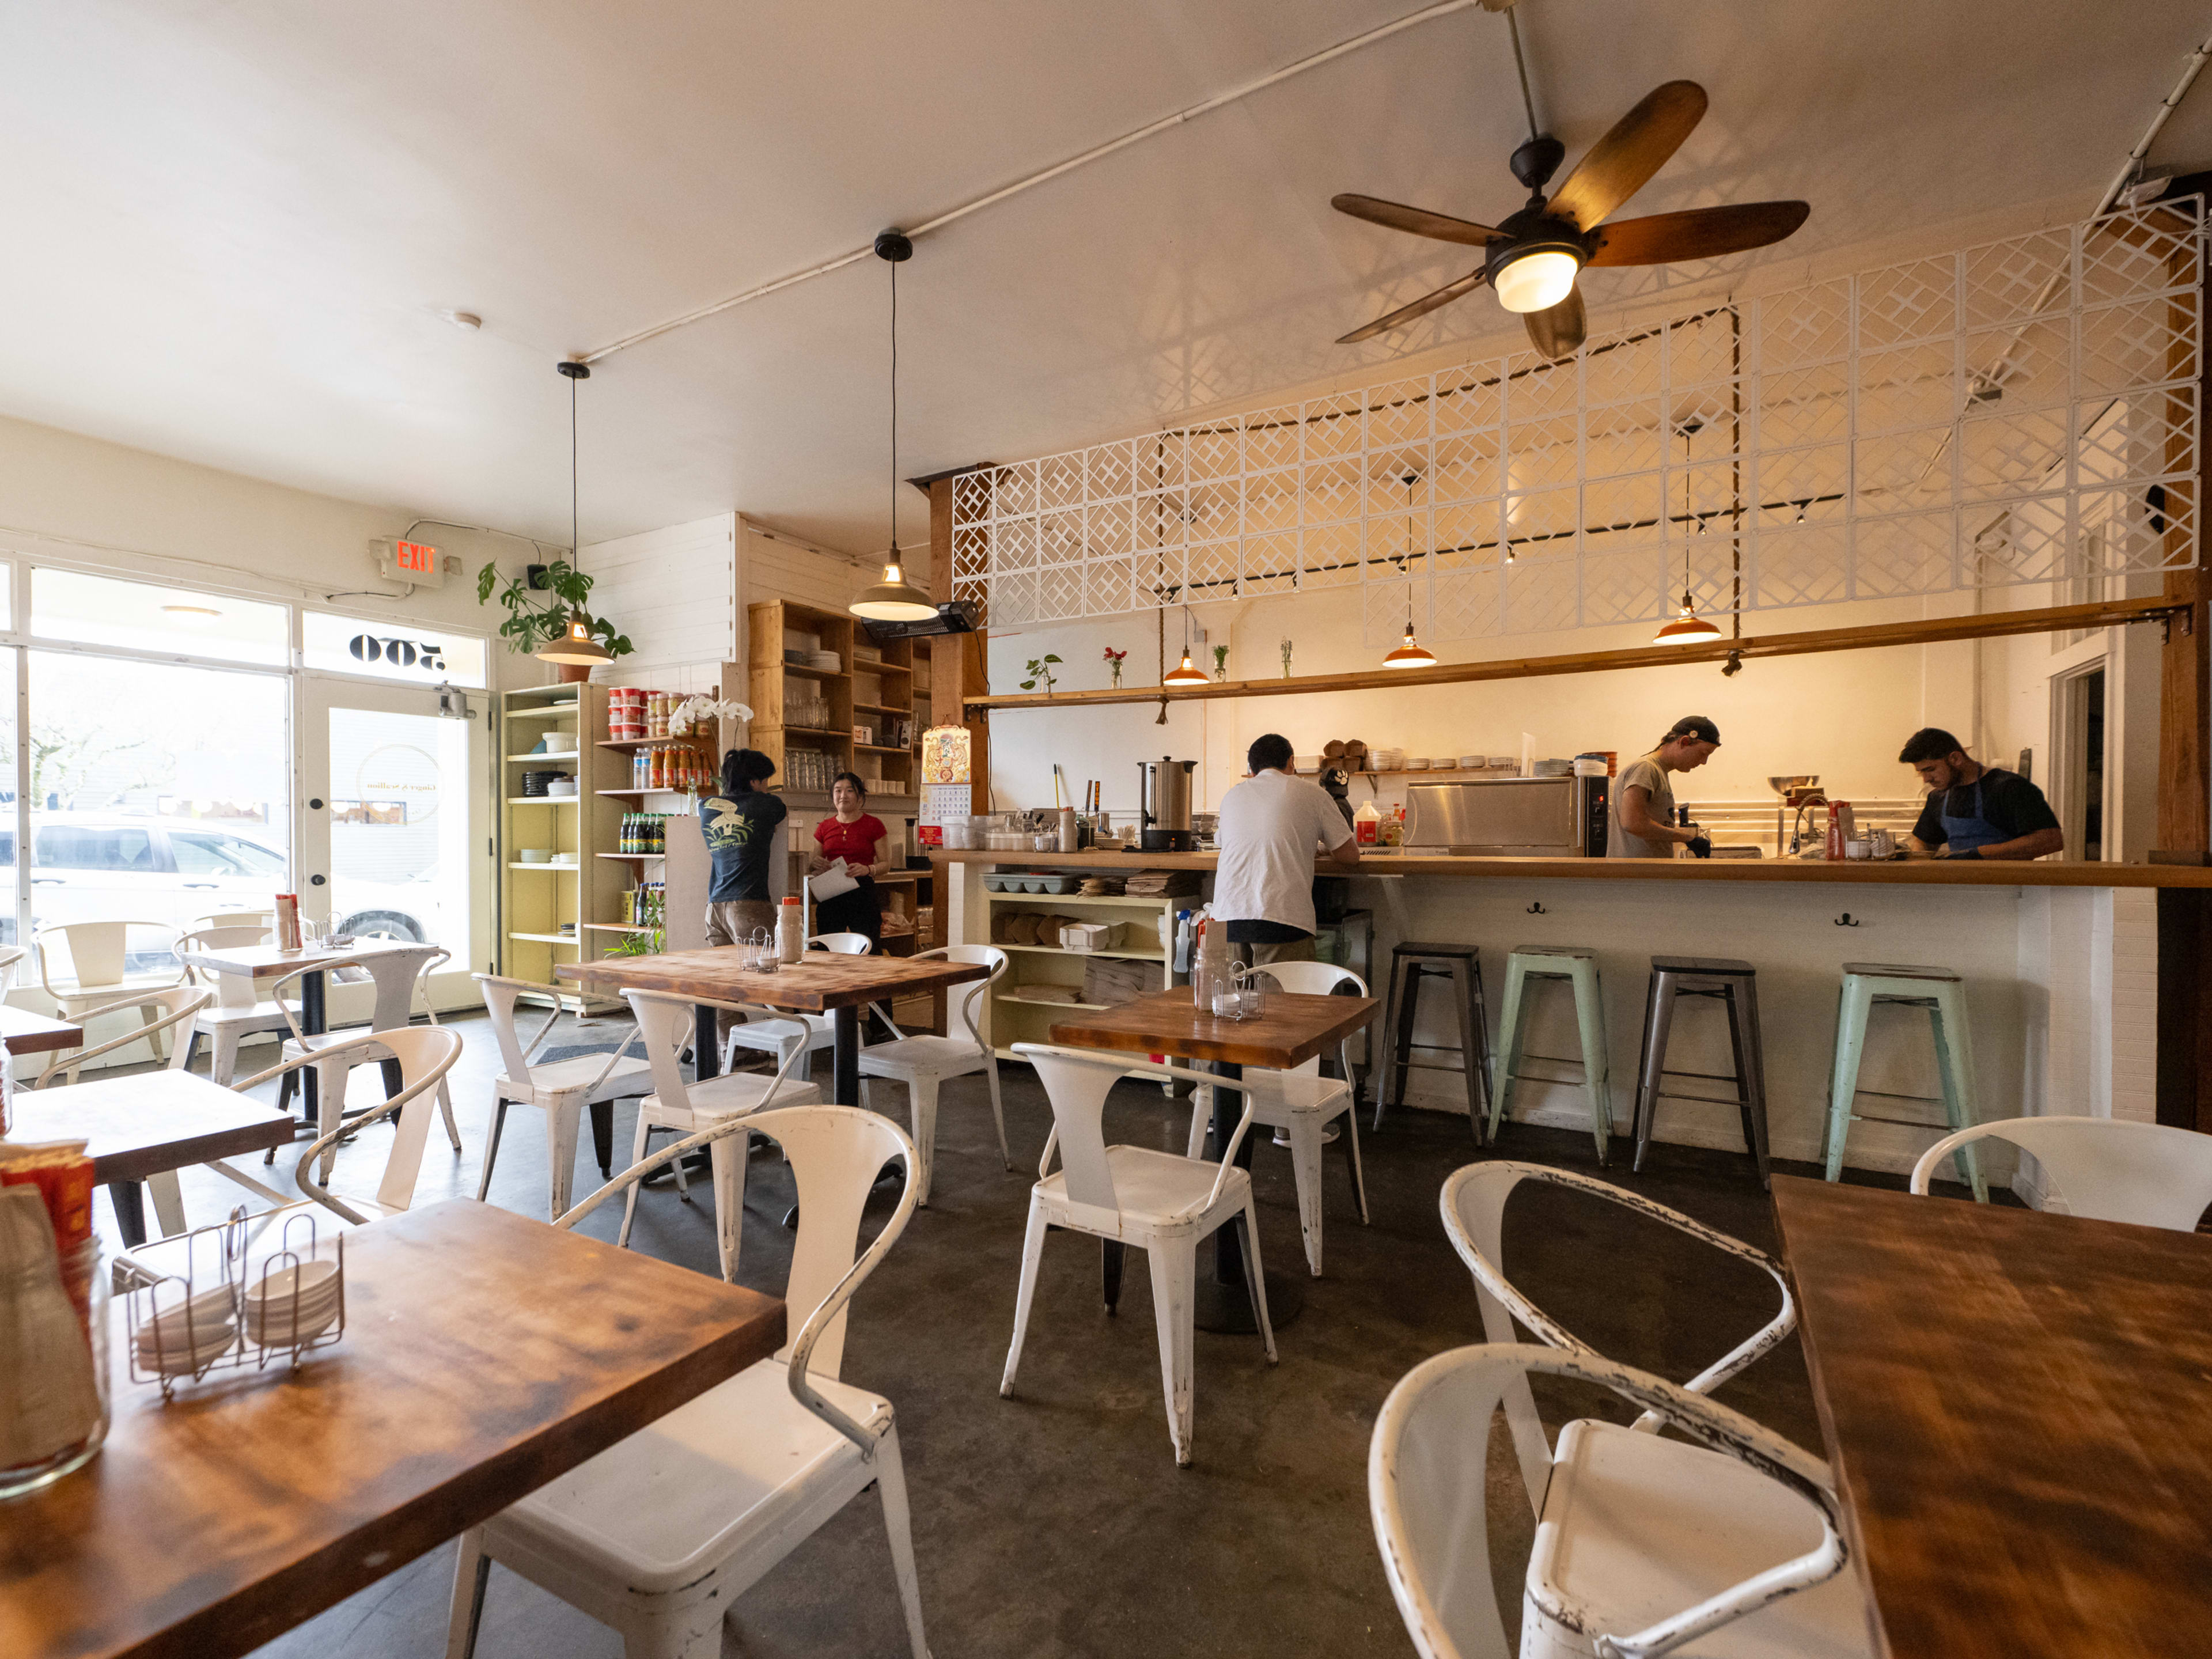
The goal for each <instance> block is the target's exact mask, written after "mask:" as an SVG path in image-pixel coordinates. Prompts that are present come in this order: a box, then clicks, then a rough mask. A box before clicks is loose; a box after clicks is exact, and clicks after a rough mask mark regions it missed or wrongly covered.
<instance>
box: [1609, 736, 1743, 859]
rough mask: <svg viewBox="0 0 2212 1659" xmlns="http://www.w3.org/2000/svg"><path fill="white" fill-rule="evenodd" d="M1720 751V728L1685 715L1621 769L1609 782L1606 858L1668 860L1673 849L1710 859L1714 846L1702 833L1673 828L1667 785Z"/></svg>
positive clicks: (1671, 793) (1670, 787)
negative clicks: (1672, 777)
mask: <svg viewBox="0 0 2212 1659" xmlns="http://www.w3.org/2000/svg"><path fill="white" fill-rule="evenodd" d="M1720 746H1721V730H1720V727H1718V726H1715V725H1714V724H1713V723H1712V722H1711V720H1707V719H1706V718H1705V716H1704V715H1703V714H1685V715H1683V716H1682V718H1681V719H1680V720H1676V721H1675V722H1674V725H1673V726H1669V727H1668V731H1667V735H1666V736H1665V737H1663V738H1660V739H1659V746H1658V747H1657V748H1656V749H1654V750H1652V751H1651V752H1650V754H1648V755H1646V756H1644V758H1643V759H1641V760H1635V761H1631V762H1630V763H1628V764H1627V765H1626V766H1624V767H1622V768H1621V769H1620V776H1619V777H1617V778H1615V779H1614V780H1613V804H1612V806H1611V809H1610V817H1611V819H1612V822H1611V823H1609V824H1608V825H1607V833H1606V838H1605V855H1606V857H1607V858H1609V859H1670V858H1672V857H1674V848H1676V847H1678V846H1680V847H1686V848H1689V849H1690V851H1691V852H1692V854H1695V855H1696V856H1697V857H1699V858H1705V857H1709V856H1710V855H1711V853H1712V850H1713V843H1712V842H1711V838H1709V837H1708V836H1706V834H1705V831H1704V830H1702V829H1694V828H1692V829H1683V828H1681V827H1680V825H1678V824H1676V823H1674V786H1673V784H1672V783H1670V782H1669V781H1668V779H1669V776H1670V775H1672V774H1674V773H1676V772H1692V771H1695V770H1696V769H1698V768H1699V767H1700V766H1703V765H1704V764H1705V762H1706V761H1707V760H1708V759H1709V758H1710V757H1711V755H1712V752H1713V750H1716V749H1717V748H1719V747H1720Z"/></svg>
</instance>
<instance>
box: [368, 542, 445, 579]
mask: <svg viewBox="0 0 2212 1659" xmlns="http://www.w3.org/2000/svg"><path fill="white" fill-rule="evenodd" d="M370 548H371V550H372V551H373V552H374V554H375V555H376V572H377V574H379V575H380V576H382V577H383V578H384V579H385V580H386V581H398V582H411V583H413V584H414V585H415V586H417V587H443V586H445V585H446V577H447V568H446V556H445V555H443V554H442V553H441V552H439V551H438V550H437V549H436V548H435V547H433V546H431V545H430V544H429V543H428V542H410V541H406V540H404V539H396V538H391V537H386V538H384V539H383V540H380V541H377V542H373V543H371V544H370Z"/></svg>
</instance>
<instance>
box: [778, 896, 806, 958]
mask: <svg viewBox="0 0 2212 1659" xmlns="http://www.w3.org/2000/svg"><path fill="white" fill-rule="evenodd" d="M801 908H803V907H801V905H800V904H799V900H798V899H797V898H796V897H793V898H787V899H786V900H784V902H782V903H781V904H780V905H778V906H776V912H775V953H776V955H777V956H778V957H781V959H782V960H783V961H785V962H796V961H798V960H799V957H800V956H802V955H803V954H805V950H806V924H805V921H804V920H803V919H802V918H801V916H800V915H799V912H800V910H801Z"/></svg>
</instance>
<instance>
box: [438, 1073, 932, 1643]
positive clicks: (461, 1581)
mask: <svg viewBox="0 0 2212 1659" xmlns="http://www.w3.org/2000/svg"><path fill="white" fill-rule="evenodd" d="M749 1133H760V1134H764V1135H768V1136H769V1137H771V1138H772V1139H775V1140H776V1141H777V1142H779V1143H780V1144H781V1146H782V1148H783V1151H784V1155H785V1157H786V1158H788V1159H789V1160H790V1164H791V1170H792V1174H793V1177H794V1179H795V1180H796V1182H797V1183H798V1187H799V1237H798V1240H797V1242H796V1243H794V1245H793V1249H792V1259H791V1277H790V1279H789V1281H788V1282H787V1285H785V1288H784V1300H785V1302H786V1304H787V1305H788V1306H789V1308H790V1310H791V1315H790V1316H791V1318H792V1319H793V1321H794V1322H796V1323H797V1331H796V1334H795V1336H794V1337H793V1340H792V1341H791V1343H790V1345H789V1346H787V1347H786V1348H785V1349H784V1350H783V1351H782V1352H781V1353H779V1354H778V1355H776V1357H775V1358H773V1359H764V1360H763V1361H761V1362H760V1363H759V1364H756V1365H752V1366H750V1367H748V1368H747V1369H746V1370H742V1371H740V1372H738V1375H737V1376H733V1377H732V1378H731V1379H730V1380H729V1381H728V1382H726V1383H720V1384H719V1385H717V1386H716V1387H714V1388H712V1389H708V1391H707V1392H706V1393H705V1394H703V1395H700V1396H699V1397H698V1398H696V1400H692V1401H689V1402H688V1403H686V1404H684V1405H683V1406H679V1407H677V1408H676V1410H674V1411H672V1412H671V1413H668V1415H667V1416H665V1417H663V1418H661V1419H659V1420H658V1421H657V1422H655V1423H653V1424H652V1425H649V1426H648V1427H647V1428H644V1429H641V1430H640V1431H638V1432H637V1433H635V1434H633V1435H631V1436H630V1437H629V1438H628V1439H627V1440H623V1441H621V1442H619V1443H617V1444H616V1445H614V1446H612V1447H611V1448H610V1449H607V1450H605V1451H604V1452H601V1453H600V1454H599V1455H598V1456H597V1457H594V1458H592V1460H591V1461H590V1462H586V1463H585V1464H583V1465H581V1466H580V1467H579V1468H575V1469H572V1470H571V1471H569V1472H568V1474H564V1475H562V1476H561V1477H560V1478H559V1479H557V1480H554V1481H552V1482H551V1483H550V1484H549V1485H547V1486H541V1487H540V1488H538V1491H536V1492H532V1494H531V1495H530V1496H529V1497H527V1498H524V1499H523V1500H522V1501H521V1502H520V1503H518V1504H514V1505H513V1506H512V1507H510V1508H509V1509H507V1510H505V1511H503V1512H502V1513H501V1514H500V1515H497V1516H494V1517H493V1518H492V1519H491V1520H490V1521H489V1522H486V1523H485V1524H484V1525H483V1526H481V1527H478V1528H474V1529H472V1530H471V1531H469V1532H465V1533H463V1534H461V1547H460V1559H459V1562H458V1563H457V1565H456V1567H455V1571H454V1577H453V1613H452V1619H451V1622H450V1625H449V1626H448V1635H447V1647H446V1652H447V1659H469V1656H471V1654H473V1652H474V1651H475V1649H476V1638H477V1626H478V1625H479V1623H480V1622H481V1620H482V1617H483V1601H484V1590H485V1588H486V1581H487V1579H488V1578H489V1574H490V1569H491V1564H492V1562H494V1561H495V1560H496V1561H499V1562H501V1563H502V1564H504V1565H506V1566H507V1567H509V1568H511V1569H512V1570H513V1571H516V1572H518V1573H520V1574H521V1575H522V1576H523V1577H526V1578H527V1579H529V1580H530V1581H531V1582H532V1583H535V1584H538V1585H540V1586H542V1587H543V1588H544V1589H547V1590H550V1592H552V1593H553V1594H554V1595H557V1596H559V1597H560V1598H561V1599H562V1601H567V1602H568V1603H569V1604H570V1605H571V1606H573V1607H578V1608H580V1609H581V1610H582V1611H583V1612H585V1613H588V1614H590V1615H591V1616H592V1618H594V1619H597V1620H600V1621H601V1622H602V1623H604V1624H607V1625H611V1626H613V1627H614V1628H615V1629H617V1630H618V1631H620V1632H622V1636H623V1650H624V1651H625V1652H626V1653H627V1654H629V1656H630V1659H714V1656H718V1655H720V1652H721V1651H722V1626H723V1620H724V1619H725V1618H726V1616H727V1615H728V1613H729V1612H730V1611H732V1609H733V1608H734V1606H735V1604H736V1601H737V1599H738V1597H739V1596H740V1595H744V1592H745V1591H746V1590H747V1589H750V1588H751V1586H752V1585H753V1584H754V1583H757V1582H758V1581H759V1579H760V1578H761V1577H762V1576H763V1574H765V1573H767V1572H768V1571H769V1569H771V1568H772V1567H774V1566H775V1565H776V1564H777V1563H778V1562H779V1561H781V1560H782V1559H783V1558H784V1557H785V1556H787V1555H788V1554H789V1553H791V1551H792V1550H793V1549H794V1548H796V1547H798V1546H799V1544H800V1543H802V1542H804V1541H805V1540H806V1539H807V1538H809V1537H811V1535H812V1534H814V1532H815V1531H816V1530H817V1529H818V1528H820V1527H821V1526H822V1525H823V1523H825V1522H828V1521H829V1519H830V1517H831V1516H835V1515H836V1514H837V1513H838V1512H839V1511H840V1510H842V1509H843V1508H844V1507H845V1505H846V1504H849V1503H850V1502H852V1500H853V1499H854V1498H856V1497H858V1496H860V1494H861V1493H862V1492H866V1490H867V1488H868V1486H870V1485H871V1484H873V1485H874V1486H876V1487H877V1488H878V1491H879V1492H880V1493H881V1494H882V1498H883V1505H884V1531H885V1532H886V1533H887V1534H889V1535H890V1547H891V1567H892V1571H893V1573H894V1575H895V1577H896V1579H897V1582H898V1590H899V1599H900V1601H901V1602H902V1603H903V1605H904V1607H905V1610H906V1625H907V1638H908V1642H909V1643H910V1644H912V1647H913V1650H914V1659H929V1650H928V1647H927V1644H926V1642H925V1640H924V1638H923V1632H922V1622H921V1584H920V1581H919V1579H918V1578H917V1577H916V1575H915V1559H914V1541H913V1536H912V1528H911V1526H910V1524H909V1522H908V1510H907V1491H906V1471H905V1464H904V1462H903V1461H902V1458H901V1456H900V1453H899V1438H898V1426H897V1423H896V1418H895V1416H894V1414H893V1413H892V1410H891V1404H890V1401H888V1400H885V1399H884V1398H883V1397H882V1396H881V1395H875V1394H871V1393H869V1392H867V1391H866V1389H857V1388H854V1386H853V1385H852V1384H850V1383H845V1382H842V1381H841V1380H840V1379H839V1376H838V1372H839V1370H840V1368H841V1364H842V1359H843V1357H844V1348H845V1330H846V1314H847V1308H846V1304H847V1303H848V1301H850V1299H851V1298H852V1296H853V1293H854V1291H857V1290H858V1289H859V1288H860V1285H862V1284H863V1283H864V1282H866V1279H867V1277H868V1275H869V1274H870V1273H872V1272H874V1271H875V1268H876V1265H877V1263H878V1262H880V1261H882V1260H883V1259H884V1255H885V1254H886V1253H887V1252H888V1251H889V1250H890V1247H891V1246H892V1245H893V1244H894V1243H896V1242H897V1240H898V1237H899V1235H900V1234H901V1233H902V1232H903V1231H905V1229H906V1224H907V1220H908V1218H909V1217H910V1216H911V1215H912V1214H913V1213H914V1206H915V1150H914V1143H913V1142H912V1141H910V1140H909V1139H907V1137H906V1136H905V1135H904V1134H903V1133H901V1132H900V1130H899V1128H898V1126H897V1125H896V1124H894V1123H892V1122H891V1121H890V1120H889V1119H887V1118H884V1117H879V1116H878V1115H876V1114H874V1113H872V1112H863V1111H858V1110H855V1109H853V1108H851V1107H846V1106H823V1105H807V1106H790V1107H779V1108H777V1109H774V1110H771V1111H764V1112H757V1113H753V1114H750V1115H747V1116H744V1117H743V1118H725V1119H723V1120H722V1121H719V1122H717V1123H715V1124H714V1126H713V1127H710V1128H708V1129H707V1130H706V1131H705V1132H704V1133H700V1134H696V1135H693V1136H691V1137H690V1138H689V1139H684V1140H680V1141H678V1142H677V1143H676V1144H675V1145H673V1146H665V1147H663V1148H662V1149H661V1150H660V1151H659V1152H658V1153H656V1154H655V1155H654V1156H653V1158H649V1159H647V1160H646V1161H644V1162H642V1163H640V1164H633V1165H632V1166H631V1167H630V1168H629V1169H628V1170H624V1171H623V1173H622V1174H621V1175H619V1176H616V1177H615V1179H614V1180H613V1181H611V1182H609V1183H608V1184H607V1185H606V1186H605V1187H602V1188H600V1189H599V1191H598V1192H596V1193H593V1194H592V1195H591V1196H590V1197H589V1198H586V1200H584V1201H583V1202H582V1203H581V1204H580V1205H579V1206H576V1208H575V1209H574V1210H572V1211H570V1212H568V1214H567V1215H564V1216H562V1218H560V1220H559V1221H558V1222H556V1224H555V1225H556V1226H560V1227H573V1226H574V1225H575V1224H576V1223H577V1222H578V1221H579V1220H580V1219H581V1218H583V1217H584V1216H586V1215H587V1214H589V1213H590V1212H591V1211H592V1209H593V1208H594V1207H595V1206H598V1205H599V1204H601V1203H603V1202H604V1201H605V1200H607V1199H608V1198H610V1197H611V1196H612V1195H613V1194H616V1193H617V1192H618V1191H621V1190H622V1189H623V1188H628V1189H629V1193H630V1194H631V1195H632V1196H633V1197H635V1194H636V1192H637V1182H639V1180H641V1178H642V1177H643V1176H646V1175H647V1173H649V1172H650V1171H651V1170H653V1169H654V1168H656V1167H658V1166H659V1165H662V1164H675V1163H678V1162H680V1160H681V1159H683V1158H684V1157H686V1156H688V1155H689V1154H690V1153H692V1152H696V1151H697V1150H699V1149H700V1148H701V1147H702V1146H704V1147H706V1148H707V1149H708V1152H709V1153H710V1155H714V1156H720V1153H721V1152H722V1150H723V1149H724V1148H725V1147H726V1148H727V1149H728V1151H729V1153H730V1155H731V1156H732V1158H740V1159H741V1158H744V1150H745V1146H746V1137H747V1135H748V1134H749ZM893 1159H896V1160H898V1161H900V1162H902V1164H904V1165H905V1174H906V1182H905V1184H904V1188H903V1189H902V1192H901V1193H900V1194H899V1200H898V1207H897V1208H896V1210H895V1211H894V1212H892V1214H891V1217H890V1220H889V1221H887V1222H886V1223H885V1224H884V1229H883V1231H881V1232H879V1233H878V1234H877V1235H876V1238H875V1242H874V1243H872V1244H870V1245H869V1246H868V1249H867V1250H866V1254H864V1255H861V1256H860V1259H859V1261H854V1249H855V1247H856V1245H857V1243H858V1240H859V1234H860V1213H861V1211H862V1210H863V1209H864V1208H865V1207H866V1204H867V1201H868V1195H869V1193H870V1191H871V1189H872V1187H873V1185H874V1182H875V1179H876V1176H877V1173H878V1171H879V1170H881V1169H882V1168H883V1167H884V1164H886V1163H888V1162H890V1161H891V1160H893ZM802 1316H803V1317H802Z"/></svg>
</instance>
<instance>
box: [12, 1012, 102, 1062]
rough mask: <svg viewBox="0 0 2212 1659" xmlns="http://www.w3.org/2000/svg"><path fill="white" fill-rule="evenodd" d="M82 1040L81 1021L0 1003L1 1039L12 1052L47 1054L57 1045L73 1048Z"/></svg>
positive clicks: (58, 1046) (57, 1046)
mask: <svg viewBox="0 0 2212 1659" xmlns="http://www.w3.org/2000/svg"><path fill="white" fill-rule="evenodd" d="M83 1041H84V1027H83V1026H82V1025H79V1024H75V1023H73V1022H71V1021H70V1020H66V1019H49V1018H46V1015H44V1014H34V1013H33V1012H31V1011H30V1010H29V1009H28V1008H11V1007H9V1006H8V1005H7V1004H5V1003H0V1042H4V1043H5V1044H6V1046H7V1049H8V1052H9V1054H47V1053H50V1052H52V1050H54V1049H57V1048H76V1047H77V1046H78V1045H79V1044H80V1043H82V1042H83Z"/></svg>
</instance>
